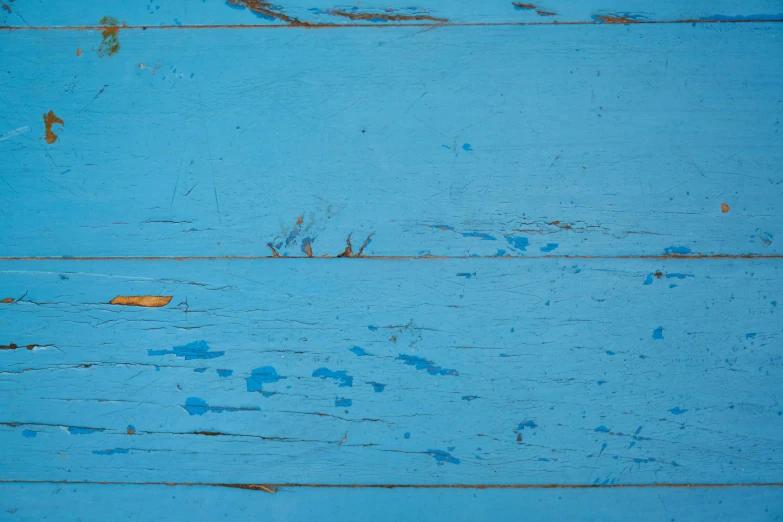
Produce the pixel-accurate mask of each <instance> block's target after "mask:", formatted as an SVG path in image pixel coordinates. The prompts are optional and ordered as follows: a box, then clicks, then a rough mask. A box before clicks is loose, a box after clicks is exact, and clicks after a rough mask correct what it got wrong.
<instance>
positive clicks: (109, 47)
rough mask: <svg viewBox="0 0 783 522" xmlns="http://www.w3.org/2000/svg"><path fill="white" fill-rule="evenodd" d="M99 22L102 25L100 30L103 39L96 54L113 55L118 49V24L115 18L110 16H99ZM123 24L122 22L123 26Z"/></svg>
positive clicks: (102, 55) (101, 55)
mask: <svg viewBox="0 0 783 522" xmlns="http://www.w3.org/2000/svg"><path fill="white" fill-rule="evenodd" d="M100 24H101V25H102V26H103V27H104V28H103V30H102V31H101V36H103V40H102V41H101V45H100V46H99V47H98V56H100V57H104V56H114V54H116V53H117V51H119V50H120V40H119V34H120V26H119V22H118V21H117V19H116V18H114V17H112V16H104V17H103V18H101V21H100ZM124 25H125V24H123V26H124Z"/></svg>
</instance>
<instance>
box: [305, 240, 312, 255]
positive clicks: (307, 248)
mask: <svg viewBox="0 0 783 522" xmlns="http://www.w3.org/2000/svg"><path fill="white" fill-rule="evenodd" d="M302 252H304V253H305V254H307V257H313V244H312V241H310V240H309V239H306V238H305V239H304V240H302Z"/></svg>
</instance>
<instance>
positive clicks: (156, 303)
mask: <svg viewBox="0 0 783 522" xmlns="http://www.w3.org/2000/svg"><path fill="white" fill-rule="evenodd" d="M172 297H173V296H170V295H118V296H117V297H115V298H114V299H112V300H111V301H109V304H112V305H121V306H144V307H147V308H160V307H161V306H166V305H167V304H169V303H170V302H171V298H172Z"/></svg>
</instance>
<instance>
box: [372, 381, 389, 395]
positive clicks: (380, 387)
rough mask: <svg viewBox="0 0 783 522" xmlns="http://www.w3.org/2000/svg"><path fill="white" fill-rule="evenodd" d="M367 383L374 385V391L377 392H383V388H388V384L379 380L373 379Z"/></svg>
mask: <svg viewBox="0 0 783 522" xmlns="http://www.w3.org/2000/svg"><path fill="white" fill-rule="evenodd" d="M367 384H369V385H370V386H372V389H373V391H374V392H375V393H381V392H382V391H383V390H384V389H385V388H386V385H385V384H381V383H379V382H372V381H369V382H367Z"/></svg>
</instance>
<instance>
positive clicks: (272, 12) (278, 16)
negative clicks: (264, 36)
mask: <svg viewBox="0 0 783 522" xmlns="http://www.w3.org/2000/svg"><path fill="white" fill-rule="evenodd" d="M226 4H228V5H229V6H231V7H235V8H239V9H244V8H247V9H248V10H249V11H251V12H253V13H255V14H256V16H259V17H261V18H264V19H266V20H270V21H274V20H278V21H280V22H285V23H287V24H288V25H290V26H292V27H310V26H312V24H311V23H309V22H302V21H301V20H299V19H297V18H293V17H291V16H288V15H286V14H283V13H281V12H279V11H280V8H279V7H277V6H274V5H272V4H271V3H269V2H262V1H260V0H226Z"/></svg>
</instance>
